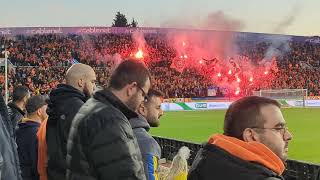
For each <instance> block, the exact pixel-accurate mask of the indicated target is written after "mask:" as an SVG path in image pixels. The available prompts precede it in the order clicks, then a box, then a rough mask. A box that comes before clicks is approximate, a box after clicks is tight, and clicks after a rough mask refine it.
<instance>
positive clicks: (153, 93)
mask: <svg viewBox="0 0 320 180" xmlns="http://www.w3.org/2000/svg"><path fill="white" fill-rule="evenodd" d="M151 97H164V95H163V93H162V92H160V91H158V90H155V89H150V90H149V92H148V98H151Z"/></svg>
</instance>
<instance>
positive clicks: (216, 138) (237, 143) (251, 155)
mask: <svg viewBox="0 0 320 180" xmlns="http://www.w3.org/2000/svg"><path fill="white" fill-rule="evenodd" d="M208 143H209V144H214V145H216V146H218V147H220V148H222V149H224V150H225V151H227V152H229V153H230V154H232V155H234V156H236V157H238V158H240V159H243V160H245V161H249V162H255V163H258V164H261V165H263V166H265V167H267V168H269V169H271V170H272V171H274V172H275V173H277V174H278V175H281V174H282V173H283V171H284V170H285V166H284V164H283V162H282V161H281V159H280V158H279V157H278V156H277V155H276V154H274V153H273V152H272V151H271V150H270V149H269V148H268V147H266V146H265V145H264V144H262V143H259V142H245V141H241V140H239V139H237V138H233V137H229V136H225V135H222V134H215V135H212V136H211V137H210V138H209V141H208Z"/></svg>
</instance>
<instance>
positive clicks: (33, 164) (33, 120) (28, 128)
mask: <svg viewBox="0 0 320 180" xmlns="http://www.w3.org/2000/svg"><path fill="white" fill-rule="evenodd" d="M26 110H27V117H26V118H23V119H22V121H21V122H20V123H19V124H18V127H19V128H18V129H17V130H16V141H17V145H18V153H19V159H20V167H21V172H22V178H23V179H24V180H37V179H39V174H38V169H37V167H38V166H37V164H38V139H37V132H38V129H39V127H40V124H41V122H42V121H44V120H46V119H47V118H48V114H47V112H46V111H47V103H46V99H45V97H44V96H41V95H38V96H32V97H31V98H30V99H28V101H27V104H26Z"/></svg>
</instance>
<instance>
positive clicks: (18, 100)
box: [8, 86, 30, 129]
mask: <svg viewBox="0 0 320 180" xmlns="http://www.w3.org/2000/svg"><path fill="white" fill-rule="evenodd" d="M29 98H30V92H29V89H28V88H27V87H25V86H17V87H15V88H14V90H13V93H12V102H10V103H8V113H9V117H10V119H11V122H12V126H13V128H14V129H16V128H17V125H18V123H19V122H20V121H21V120H22V118H23V117H24V116H25V108H26V103H27V100H28V99H29Z"/></svg>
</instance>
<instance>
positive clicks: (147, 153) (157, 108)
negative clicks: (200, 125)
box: [129, 89, 163, 179]
mask: <svg viewBox="0 0 320 180" xmlns="http://www.w3.org/2000/svg"><path fill="white" fill-rule="evenodd" d="M147 97H148V98H147V99H146V100H145V101H144V102H143V103H141V104H140V106H139V108H138V110H137V113H138V114H139V117H137V118H132V119H130V120H129V122H130V124H131V126H132V129H133V133H134V135H135V136H136V138H137V140H138V144H139V147H140V151H141V155H142V160H143V163H144V173H145V174H146V177H147V179H158V172H159V166H158V165H159V163H158V161H159V159H160V158H161V148H160V146H159V144H158V143H157V141H156V140H155V139H154V138H153V137H152V136H151V135H150V134H149V133H148V131H149V130H150V126H151V127H158V126H159V125H160V117H161V116H162V115H163V111H162V109H161V102H162V98H163V95H162V93H161V92H159V91H157V90H153V89H151V90H149V92H148V96H147Z"/></svg>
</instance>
